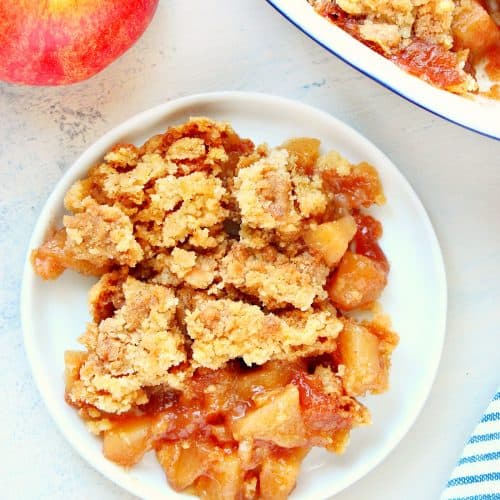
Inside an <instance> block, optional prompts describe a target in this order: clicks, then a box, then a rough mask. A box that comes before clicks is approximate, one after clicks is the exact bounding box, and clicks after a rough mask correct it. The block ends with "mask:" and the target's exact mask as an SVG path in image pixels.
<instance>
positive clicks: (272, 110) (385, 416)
mask: <svg viewBox="0 0 500 500" xmlns="http://www.w3.org/2000/svg"><path fill="white" fill-rule="evenodd" d="M200 115H201V116H208V117H211V118H214V119H216V120H225V121H229V122H231V124H232V125H233V127H234V129H235V130H236V131H237V132H238V133H239V134H240V135H241V136H243V137H250V138H251V139H253V140H254V142H255V143H259V142H263V141H266V142H267V143H268V144H270V145H278V144H280V143H282V142H283V141H284V140H285V139H287V138H289V137H293V136H304V135H305V136H311V137H318V138H320V139H321V141H322V146H323V149H324V150H327V149H336V150H338V151H340V152H341V153H342V154H343V155H344V156H346V157H347V158H348V159H349V160H350V161H351V162H359V161H362V160H366V161H368V162H370V163H372V164H373V165H375V166H376V167H377V169H378V171H379V173H380V176H381V178H382V182H383V184H384V188H385V193H386V196H387V200H388V202H387V204H386V205H385V206H384V207H381V208H377V209H376V210H374V212H375V214H376V215H377V216H378V217H379V218H380V219H381V221H382V222H383V224H384V236H383V238H382V241H381V245H382V247H383V249H384V251H385V252H386V254H387V256H388V258H389V261H390V263H391V273H390V275H389V285H388V286H387V288H386V290H385V291H384V293H383V297H382V300H381V302H382V304H383V306H384V308H385V310H386V311H387V312H388V313H389V314H390V315H391V317H392V320H393V325H394V328H395V329H396V331H397V332H399V334H400V336H401V341H400V345H399V347H398V348H397V349H396V351H395V354H394V358H393V367H392V373H391V388H390V390H389V392H387V393H386V394H384V395H381V396H370V397H367V398H365V403H366V404H367V405H368V407H369V408H370V409H371V411H372V415H373V425H372V426H370V427H366V428H359V429H354V431H353V433H352V439H351V443H350V444H349V446H348V448H347V451H346V453H345V454H344V455H342V456H337V455H333V454H330V453H327V452H325V451H324V450H319V449H315V450H313V451H312V452H311V453H310V454H309V456H308V457H307V459H306V460H305V461H304V463H303V466H302V472H301V474H300V476H299V480H298V484H297V487H296V489H295V490H294V492H293V494H292V498H303V499H304V498H309V499H310V498H315V499H321V498H326V497H328V496H330V495H333V494H335V493H337V492H339V491H340V490H342V489H343V488H345V487H347V486H349V485H350V484H352V483H354V482H355V481H356V480H358V479H359V478H360V477H362V476H363V475H364V474H366V473H367V472H368V471H369V470H371V469H372V468H373V467H375V466H376V465H377V464H378V463H380V462H381V461H382V460H383V459H384V457H385V456H386V455H387V454H388V453H389V452H390V451H391V450H392V449H393V448H394V447H395V446H396V444H397V443H398V441H399V440H400V439H401V438H402V437H403V436H404V435H405V433H406V432H407V431H408V429H409V428H410V426H411V425H412V424H413V422H414V421H415V419H416V417H417V415H418V413H419V411H420V409H421V408H422V405H423V404H424V401H425V399H426V398H427V395H428V393H429V390H430V388H431V385H432V382H433V379H434V375H435V373H436V370H437V366H438V362H439V358H440V355H441V349H442V345H443V339H444V331H445V317H446V280H445V273H444V266H443V260H442V256H441V252H440V249H439V244H438V241H437V238H436V235H435V234H434V231H433V229H432V226H431V223H430V221H429V218H428V217H427V214H426V213H425V210H424V208H423V207H422V204H421V203H420V201H419V199H418V198H417V196H416V194H415V193H414V191H413V190H412V188H411V187H410V185H409V184H408V182H407V181H406V180H405V179H404V178H403V176H402V175H401V173H400V172H399V171H398V170H397V168H396V167H395V166H394V165H393V164H392V163H391V161H390V160H389V159H388V158H387V157H386V156H384V154H383V153H381V152H380V151H379V150H378V149H377V148H376V147H375V146H374V145H373V144H371V143H370V142H369V141H368V140H366V139H365V138H363V137H362V136H361V135H359V134H358V133H357V132H355V131H354V130H353V129H351V128H349V127H348V126H347V125H344V124H343V123H341V122H339V121H338V120H337V119H335V118H333V117H332V116H330V115H328V114H326V113H324V112H322V111H319V110H317V109H314V108H311V107H309V106H306V105H304V104H301V103H299V102H295V101H290V100H287V99H283V98H279V97H274V96H267V95H262V94H252V93H241V92H222V93H213V94H202V95H196V96H192V97H185V98H182V99H178V100H175V101H171V102H167V103H165V104H162V105H160V106H157V107H155V108H153V109H151V110H149V111H146V112H144V113H141V114H139V115H137V116H135V117H133V118H131V119H130V120H128V121H126V122H125V123H123V124H122V125H120V126H118V127H117V128H115V129H113V130H112V131H111V132H109V133H107V134H106V135H105V136H104V137H102V138H101V139H100V140H99V141H97V142H96V143H95V144H94V145H92V146H91V147H90V148H89V149H88V150H87V151H86V152H85V153H84V154H83V155H82V156H81V157H80V158H79V159H78V160H77V161H76V162H75V164H74V165H73V166H72V167H71V168H70V169H69V170H68V171H67V172H66V173H65V175H64V176H63V177H62V179H61V180H60V181H59V183H58V184H57V186H56V188H55V189H54V191H53V192H52V194H51V195H50V197H49V199H48V201H47V203H46V205H45V207H44V208H43V210H42V213H41V215H40V218H39V220H38V223H37V225H36V228H35V231H34V233H33V236H32V239H31V243H30V249H32V248H35V247H37V246H39V245H40V244H41V243H42V242H43V240H44V236H45V235H46V233H47V231H48V229H49V228H50V227H51V225H52V224H54V223H56V224H57V223H60V221H61V216H62V215H63V213H64V209H63V197H64V194H65V192H66V191H67V190H68V188H69V187H70V185H71V184H72V183H73V182H75V181H76V180H77V179H79V178H81V177H83V176H84V175H85V173H86V172H87V170H88V168H89V167H90V166H92V165H93V164H94V163H95V162H97V161H99V160H100V159H101V158H102V157H103V155H104V153H105V152H106V151H107V150H109V149H110V148H111V147H112V146H113V145H114V144H115V143H117V142H132V143H135V144H141V143H142V142H143V141H144V140H146V139H147V138H148V137H150V136H152V135H154V134H157V133H160V132H162V131H164V130H165V129H166V128H167V127H168V126H170V125H173V124H178V123H181V122H183V121H185V120H187V119H188V118H189V117H191V116H200ZM93 282H94V279H92V278H88V277H83V276H81V275H79V274H76V273H74V272H72V271H66V272H65V273H64V274H63V276H61V277H60V278H59V279H58V280H56V281H52V282H44V281H42V280H41V279H40V278H39V277H37V276H36V275H35V274H34V273H33V270H32V268H31V265H30V262H29V258H27V260H26V266H25V269H24V278H23V288H22V297H21V303H22V304H21V308H22V311H21V315H22V323H23V329H24V339H25V344H26V350H27V353H28V357H29V360H30V362H31V366H32V369H33V374H34V377H35V380H36V383H37V384H38V388H39V390H40V392H41V394H42V396H43V399H44V400H45V403H46V404H47V407H48V408H49V411H50V413H51V414H52V416H53V418H54V420H55V421H56V422H57V424H58V426H59V427H60V429H61V431H62V432H63V434H64V435H65V436H66V438H67V439H68V441H69V442H70V443H71V444H72V445H73V446H74V448H75V449H76V450H77V451H78V452H79V453H80V454H81V455H82V457H84V458H85V459H86V460H87V461H88V462H89V463H90V464H92V465H93V466H94V467H95V468H96V469H97V470H99V471H100V472H102V473H103V474H104V475H105V476H107V477H108V478H110V479H111V480H113V481H114V482H115V483H117V484H119V485H121V486H122V487H123V488H125V489H127V490H128V491H130V492H132V493H134V494H135V495H137V496H139V497H142V498H148V499H154V498H192V497H190V496H187V495H180V494H176V493H174V492H173V491H172V490H171V489H170V488H169V486H168V484H167V482H166V480H165V477H164V474H163V472H162V470H161V469H160V466H159V465H158V464H157V463H156V460H155V457H154V456H153V455H152V454H148V455H147V456H146V457H145V458H144V460H143V461H142V462H141V463H140V464H138V465H137V466H135V467H133V468H132V469H130V470H128V471H127V470H125V469H123V468H121V467H119V466H118V465H116V464H114V463H112V462H110V461H108V460H107V459H105V458H104V456H103V455H102V450H101V440H100V439H98V438H96V437H95V436H93V435H91V434H90V433H89V432H88V431H87V429H86V427H85V425H84V423H83V422H82V420H81V419H80V418H79V417H78V415H77V413H76V412H75V410H74V409H72V408H70V407H69V406H68V405H67V404H66V403H65V401H64V380H63V372H64V359H63V355H64V351H65V350H66V349H75V348H76V349H77V348H78V347H79V345H78V344H77V341H76V339H77V337H78V336H79V335H80V334H81V333H83V331H84V329H85V322H86V321H88V320H89V316H88V312H87V292H88V290H89V287H90V285H91V284H92V283H93ZM388 487H389V486H388Z"/></svg>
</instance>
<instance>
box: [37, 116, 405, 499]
mask: <svg viewBox="0 0 500 500" xmlns="http://www.w3.org/2000/svg"><path fill="white" fill-rule="evenodd" d="M384 202H385V198H384V194H383V190H382V186H381V182H380V180H379V177H378V174H377V171H376V170H375V168H374V167H372V166H371V165H369V164H368V163H360V164H357V165H354V164H351V163H349V162H348V161H347V160H346V159H345V158H343V157H342V156H340V154H338V153H337V152H335V151H331V152H329V153H327V154H323V155H321V154H320V141H319V140H317V139H312V138H295V139H290V140H289V141H287V142H285V143H284V144H282V145H281V146H279V147H277V148H274V149H271V148H269V147H268V146H267V145H260V146H257V147H255V146H254V144H253V143H252V141H250V140H249V139H242V138H240V137H239V136H238V135H237V134H236V133H235V132H234V130H233V129H232V128H231V126H230V125H229V124H227V123H217V122H214V121H211V120H209V119H207V118H194V119H191V120H189V121H188V122H187V123H184V124H182V125H179V126H174V127H171V128H169V129H168V130H167V131H166V132H165V133H164V134H161V135H157V136H154V137H152V138H151V139H149V140H148V141H147V142H146V143H145V144H144V145H142V146H141V147H136V146H133V145H130V144H118V145H116V146H115V147H114V148H113V149H112V150H111V151H110V152H108V153H107V154H106V155H105V157H104V160H103V161H102V162H101V163H99V164H97V165H95V166H94V167H92V168H91V169H90V171H89V173H88V175H87V176H86V177H85V178H84V179H82V180H79V181H77V182H76V183H75V184H73V186H72V187H71V188H70V189H69V191H68V192H67V194H66V196H65V206H66V208H67V210H68V212H69V213H70V214H71V215H66V216H64V218H63V221H62V223H63V227H62V228H61V229H57V230H54V231H53V233H52V234H51V235H49V237H48V238H47V240H46V241H45V243H44V244H43V245H41V246H40V247H39V248H37V249H35V250H34V251H33V253H32V263H33V266H34V269H35V271H36V272H37V273H38V274H39V275H40V276H41V277H42V278H44V279H55V278H57V277H58V276H59V275H60V274H61V273H62V272H63V271H64V270H65V269H73V270H75V271H77V272H79V273H83V274H90V275H95V276H97V277H98V278H99V279H98V281H97V283H96V284H95V285H94V286H93V287H92V288H91V289H90V292H89V306H90V313H91V321H90V322H89V323H88V325H87V328H86V331H85V333H83V335H82V336H81V337H80V342H81V344H82V345H83V346H84V348H85V349H84V350H82V351H67V352H66V354H65V365H66V394H65V397H66V401H67V402H68V403H69V404H70V405H71V406H73V407H74V408H75V409H76V410H77V411H78V412H79V414H80V416H81V417H82V418H83V419H84V421H85V422H86V424H87V425H88V427H89V429H90V431H92V432H93V433H95V434H97V435H100V436H102V438H103V448H104V455H105V456H106V457H107V458H108V459H110V460H112V461H113V462H116V463H118V464H120V465H122V466H125V467H131V466H133V465H134V464H136V463H137V462H138V461H140V460H141V458H142V457H143V455H144V454H145V453H146V452H148V451H150V450H154V452H155V453H156V456H157V458H158V461H159V463H160V464H161V467H162V468H163V470H164V471H165V474H166V477H167V479H168V481H169V483H170V485H171V486H172V487H173V488H174V489H175V490H177V491H184V490H186V491H189V492H191V493H194V494H197V495H199V496H200V497H202V498H207V499H256V498H263V499H271V498H272V499H279V498H286V497H287V496H288V495H289V493H290V492H291V491H292V490H293V488H294V486H295V482H296V478H297V475H298V472H299V467H300V464H301V462H302V460H303V458H304V457H305V456H306V454H307V453H308V451H309V450H310V449H311V447H313V446H321V447H324V448H326V449H327V450H330V451H332V452H335V453H342V451H343V450H344V448H345V446H346V444H347V441H348V438H349V433H350V431H351V429H352V428H353V427H355V426H359V425H366V424H368V423H370V414H369V411H368V409H367V408H366V407H365V406H364V405H363V404H361V403H360V402H359V401H358V400H357V399H356V398H357V397H358V396H363V395H365V394H367V393H380V392H383V391H385V390H386V389H387V387H388V375H389V368H390V358H391V353H392V351H393V349H394V348H395V346H396V344H397V342H398V336H397V335H396V334H395V333H394V332H393V331H391V329H390V326H389V322H388V320H387V318H385V319H384V317H383V316H382V315H377V314H372V318H371V319H370V320H366V319H365V320H363V321H362V320H357V319H355V311H357V310H361V309H364V310H365V311H368V313H367V314H368V316H370V313H369V311H370V310H371V311H373V310H374V308H373V307H372V306H373V304H374V303H375V301H376V300H377V299H378V297H379V296H380V294H381V292H382V291H383V289H384V287H385V286H386V283H387V275H388V272H389V263H388V261H387V259H386V257H385V255H384V253H383V251H382V250H381V248H380V246H379V244H378V240H379V238H380V237H381V234H382V226H381V224H380V222H378V221H377V220H376V219H375V218H373V217H372V216H370V215H368V214H367V213H366V211H365V209H367V208H368V207H370V206H371V205H373V204H382V203H384Z"/></svg>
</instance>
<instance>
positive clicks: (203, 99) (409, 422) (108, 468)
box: [20, 91, 448, 498]
mask: <svg viewBox="0 0 500 500" xmlns="http://www.w3.org/2000/svg"><path fill="white" fill-rule="evenodd" d="M249 99H250V100H251V99H253V100H259V101H261V103H262V102H269V103H271V102H278V103H279V104H281V105H284V106H287V107H289V108H293V107H295V108H296V109H298V110H303V111H306V112H309V113H317V114H318V115H322V116H323V117H324V118H325V119H328V120H330V121H331V122H335V123H336V124H337V125H340V126H341V127H343V128H344V129H346V132H348V133H349V135H351V134H352V136H354V137H356V139H357V140H360V141H362V142H363V143H365V144H366V145H367V146H369V147H370V148H372V149H373V151H374V152H375V151H376V152H377V154H378V155H379V156H380V157H381V158H382V159H384V161H385V162H386V163H387V166H388V167H390V170H391V171H392V173H393V174H394V175H396V176H397V177H399V181H401V182H402V184H403V185H404V187H405V190H406V191H407V192H408V195H409V196H410V197H411V198H412V201H413V203H414V204H415V207H416V208H417V210H418V211H419V213H420V216H421V220H422V223H423V224H424V225H425V230H426V233H427V234H428V235H429V238H430V242H431V249H430V250H431V255H432V259H433V262H434V264H435V267H436V269H437V270H438V276H436V283H437V284H438V287H439V298H440V302H441V304H442V306H441V307H440V309H439V312H440V314H439V316H440V317H439V318H438V321H437V326H436V331H438V332H439V333H440V338H439V343H438V344H437V345H436V348H435V352H434V355H433V357H432V359H431V360H430V362H429V363H428V368H427V370H426V372H425V373H426V380H427V382H426V384H425V390H422V395H421V396H420V401H419V404H418V405H416V406H415V407H414V409H413V411H412V414H411V417H410V418H406V420H405V421H404V425H399V427H398V429H397V430H398V431H397V432H394V433H393V434H392V435H391V439H390V440H389V442H388V444H387V445H386V446H385V448H384V449H383V452H382V453H376V454H375V457H373V458H371V459H366V460H365V462H366V463H365V465H364V466H363V467H361V468H360V470H359V471H358V472H357V474H355V475H354V476H353V477H350V476H349V477H347V478H346V480H345V481H344V482H340V487H338V488H337V489H335V491H332V489H331V488H330V491H327V490H328V488H323V490H325V491H323V490H322V491H321V494H322V495H323V494H324V495H325V496H322V497H321V498H327V497H328V496H330V495H332V494H337V493H339V492H340V491H342V490H344V489H345V488H347V487H349V486H351V485H353V484H354V483H356V482H358V481H359V480H360V479H361V478H363V477H364V476H365V475H366V474H368V472H370V471H372V470H373V469H374V468H375V467H376V466H378V465H380V464H381V463H382V462H383V461H384V460H385V459H386V458H387V456H388V455H389V454H390V453H392V452H393V451H394V449H395V448H396V446H397V445H398V444H399V443H400V442H401V440H402V439H403V438H404V437H405V436H406V434H407V433H408V431H409V430H410V429H411V428H412V427H413V426H414V425H415V422H416V420H417V418H418V417H419V415H420V413H421V411H422V409H423V407H424V405H425V403H426V401H427V400H428V398H429V394H430V392H431V389H432V387H433V385H434V381H435V378H436V376H437V372H438V368H439V363H440V360H441V356H442V353H443V347H444V341H445V337H446V320H447V307H448V291H447V280H446V268H445V264H444V259H443V254H442V251H441V247H440V244H439V240H438V237H437V234H436V232H435V230H434V227H433V225H432V222H431V220H430V218H429V216H428V214H427V211H426V210H425V207H424V206H423V204H422V202H421V200H420V198H419V197H418V196H417V194H416V192H415V191H414V190H413V188H412V186H411V184H410V183H409V182H408V180H407V179H406V178H405V177H404V176H403V174H402V173H401V172H400V170H399V169H398V168H397V167H396V165H395V164H394V163H393V162H392V161H391V160H390V159H389V158H388V157H387V156H386V155H385V153H383V152H382V151H381V150H380V149H379V148H378V147H377V146H376V145H375V144H373V143H372V142H371V141H370V140H369V139H367V138H366V137H364V136H363V135H361V134H360V133H359V132H358V131H357V130H355V129H354V128H352V127H351V126H349V125H348V124H346V123H344V122H342V121H341V120H339V119H338V118H336V117H335V116H333V115H331V114H330V113H327V112H325V111H323V110H321V109H318V108H316V107H314V106H310V105H307V104H304V103H302V102H300V101H297V100H294V99H289V98H285V97H281V96H277V95H273V94H265V93H260V92H243V91H219V92H207V93H198V94H193V95H187V96H183V97H180V98H177V99H173V100H169V101H167V102H164V103H162V104H159V105H156V106H154V107H152V108H149V109H147V110H145V111H142V112H139V113H137V114H135V115H133V116H131V117H130V118H128V119H126V120H125V121H123V122H121V123H119V124H118V125H116V126H115V127H113V128H112V129H111V130H109V131H108V132H106V133H105V134H104V135H102V136H101V137H100V138H98V139H97V140H96V141H94V142H93V143H92V144H90V145H89V146H88V147H87V148H86V149H85V150H84V152H83V153H82V154H81V155H80V156H79V157H78V158H77V159H76V160H75V161H74V162H72V163H71V165H70V166H69V167H68V169H67V170H66V171H65V172H64V174H63V175H62V176H61V177H60V178H59V180H58V181H57V183H56V185H55V186H54V188H53V189H52V191H51V193H50V195H49V196H48V198H47V200H46V202H45V204H44V205H43V208H42V210H41V212H40V214H39V216H38V219H37V222H36V224H35V226H34V229H33V233H32V235H31V237H30V240H29V244H28V250H27V254H26V258H25V263H24V269H23V276H22V285H21V297H20V312H21V325H22V330H23V340H24V348H25V351H26V354H27V358H28V361H29V364H30V368H31V372H32V376H33V379H34V381H35V384H36V386H37V389H38V392H39V394H40V396H41V399H42V400H43V402H44V405H45V407H46V408H47V409H48V411H49V414H50V416H51V418H52V420H53V421H54V422H55V424H56V426H57V428H58V430H59V432H60V433H61V434H62V435H63V437H64V439H65V440H66V441H67V442H68V443H69V444H70V445H71V447H72V448H73V449H74V450H75V451H76V452H77V453H78V455H80V457H81V458H83V459H84V460H85V462H87V463H88V464H89V465H90V466H91V467H92V468H93V469H94V470H96V471H97V472H99V473H100V474H102V475H103V476H104V477H106V478H107V479H108V480H110V481H112V482H113V483H114V484H116V485H118V486H119V487H121V488H123V489H124V490H126V491H129V492H130V493H132V494H134V495H137V496H138V497H139V498H152V497H151V496H149V495H148V496H147V497H145V496H144V489H145V486H144V484H143V483H142V482H141V481H138V480H137V479H135V478H133V477H131V476H130V475H129V474H127V472H126V471H124V470H122V469H121V468H120V471H117V469H116V465H115V464H112V463H111V462H109V461H107V460H104V461H103V462H102V463H95V462H94V457H92V456H91V455H92V453H91V452H90V451H89V450H88V449H87V448H86V446H85V443H83V444H81V443H80V439H79V438H78V436H77V435H76V434H73V433H72V430H71V428H69V426H67V425H66V423H65V422H64V419H63V416H62V414H61V413H60V412H59V411H58V409H57V405H58V402H57V401H53V398H51V397H50V394H49V393H48V391H47V390H46V389H45V387H46V386H47V385H48V384H49V383H50V381H49V380H48V377H45V375H44V373H43V366H44V364H43V363H42V362H41V360H39V359H38V358H37V354H36V349H35V346H34V342H32V341H31V338H32V337H33V339H34V337H35V336H36V329H35V328H33V325H32V318H31V315H30V311H31V310H32V302H33V300H32V299H33V289H34V288H33V285H34V280H35V279H37V277H36V275H35V273H34V272H33V269H32V266H31V261H30V254H31V249H33V248H35V247H36V246H38V245H39V244H40V242H41V241H42V240H43V238H44V237H45V235H46V233H47V229H48V227H50V224H51V221H52V220H53V211H54V210H53V209H54V201H55V200H56V199H57V198H59V196H60V193H61V191H66V190H67V188H68V187H69V184H72V183H73V182H74V181H75V175H76V176H78V172H80V171H81V170H82V169H84V168H87V169H88V168H90V166H91V163H89V159H90V158H92V157H93V156H95V155H96V151H100V150H101V149H104V148H106V147H107V146H105V145H106V144H108V143H112V142H117V140H119V138H120V136H123V135H124V134H125V133H126V132H127V131H128V130H130V129H134V128H147V127H148V126H149V124H150V123H152V122H153V121H154V120H157V119H161V118H163V117H166V116H168V115H169V114H173V113H175V112H176V110H179V109H181V108H182V107H185V106H193V105H197V104H203V103H205V104H206V103H210V104H213V103H214V102H217V101H222V102H224V101H225V100H236V101H238V100H249ZM77 178H78V177H77ZM172 493H174V492H173V491H171V490H169V489H165V492H164V494H162V498H170V497H171V496H172ZM174 496H175V497H176V498H179V494H178V493H175V495H174ZM318 498H319V497H318Z"/></svg>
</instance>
